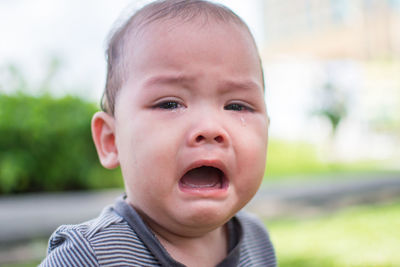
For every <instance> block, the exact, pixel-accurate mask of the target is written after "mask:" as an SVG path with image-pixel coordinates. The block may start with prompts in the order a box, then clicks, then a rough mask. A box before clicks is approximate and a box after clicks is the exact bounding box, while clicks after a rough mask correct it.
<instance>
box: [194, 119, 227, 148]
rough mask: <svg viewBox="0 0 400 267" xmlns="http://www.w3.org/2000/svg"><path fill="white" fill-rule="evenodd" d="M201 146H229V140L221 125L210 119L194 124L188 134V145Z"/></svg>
mask: <svg viewBox="0 0 400 267" xmlns="http://www.w3.org/2000/svg"><path fill="white" fill-rule="evenodd" d="M203 144H213V145H219V146H227V145H228V144H229V138H228V133H227V132H226V130H225V129H224V127H223V125H221V124H220V123H219V122H218V121H215V120H213V119H212V118H209V119H206V118H205V119H203V120H201V121H197V122H195V123H194V127H193V128H192V131H191V133H190V134H189V145H190V146H199V145H203Z"/></svg>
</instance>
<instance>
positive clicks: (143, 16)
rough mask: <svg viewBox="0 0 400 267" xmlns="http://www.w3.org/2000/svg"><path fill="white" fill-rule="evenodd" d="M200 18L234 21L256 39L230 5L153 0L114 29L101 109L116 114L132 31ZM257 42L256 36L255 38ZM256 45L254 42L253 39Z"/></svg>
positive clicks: (196, 0) (107, 54) (108, 49)
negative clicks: (162, 23) (127, 45)
mask: <svg viewBox="0 0 400 267" xmlns="http://www.w3.org/2000/svg"><path fill="white" fill-rule="evenodd" d="M197 17H204V18H205V19H206V20H209V19H213V20H214V21H219V22H226V23H232V22H233V23H235V24H238V25H240V26H242V27H244V28H245V29H246V30H247V31H248V32H249V34H250V36H251V38H253V36H252V34H251V33H250V30H249V28H248V27H247V25H246V23H245V22H244V21H243V20H242V19H241V18H240V17H239V16H238V15H236V14H235V13H234V12H233V11H232V10H230V9H229V8H227V7H225V6H223V5H220V4H216V3H212V2H209V1H206V0H159V1H155V2H152V3H150V4H148V5H146V6H144V7H142V8H141V9H139V10H137V11H136V12H135V13H133V14H132V15H131V16H130V17H129V18H128V19H127V20H126V21H125V22H124V23H123V24H122V25H121V26H119V27H117V28H115V29H114V30H113V31H112V32H111V35H110V38H109V40H108V48H107V50H106V58H107V79H106V85H105V89H104V93H103V96H102V98H101V103H100V106H101V109H102V110H103V111H105V112H107V113H109V114H111V115H114V108H115V98H116V96H117V93H118V90H119V89H120V88H121V86H122V85H123V83H124V81H125V74H124V72H123V69H124V68H123V66H124V58H126V57H124V53H125V49H126V47H125V45H126V40H127V39H128V38H129V36H130V34H131V33H134V32H137V31H138V30H140V29H142V28H143V27H144V26H146V25H149V24H150V23H153V22H155V21H160V20H163V19H165V20H167V19H174V18H180V19H181V20H183V21H184V22H186V21H191V20H192V19H194V18H197ZM253 42H254V39H253ZM254 45H255V42H254Z"/></svg>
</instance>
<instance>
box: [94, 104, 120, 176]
mask: <svg viewBox="0 0 400 267" xmlns="http://www.w3.org/2000/svg"><path fill="white" fill-rule="evenodd" d="M92 137H93V141H94V144H95V146H96V149H97V154H98V156H99V159H100V163H101V165H103V166H104V167H105V168H107V169H113V168H116V167H118V165H119V160H118V149H117V146H116V143H115V120H114V117H112V116H111V115H109V114H107V113H105V112H103V111H99V112H96V113H95V114H94V115H93V118H92Z"/></svg>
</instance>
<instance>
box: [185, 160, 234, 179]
mask: <svg viewBox="0 0 400 267" xmlns="http://www.w3.org/2000/svg"><path fill="white" fill-rule="evenodd" d="M200 167H213V168H217V169H219V170H220V171H222V172H223V174H224V176H225V177H226V178H228V175H227V168H226V165H225V164H224V163H223V162H222V161H221V160H219V159H201V160H196V161H194V162H192V163H191V164H189V166H188V167H187V168H185V169H184V171H183V174H182V175H181V177H183V175H185V174H186V173H187V172H189V171H191V170H193V169H196V168H200Z"/></svg>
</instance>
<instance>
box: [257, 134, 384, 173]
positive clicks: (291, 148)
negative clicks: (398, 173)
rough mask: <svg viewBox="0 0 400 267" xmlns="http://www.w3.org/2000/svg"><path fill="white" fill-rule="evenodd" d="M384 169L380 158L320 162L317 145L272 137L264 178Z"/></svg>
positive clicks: (378, 170)
mask: <svg viewBox="0 0 400 267" xmlns="http://www.w3.org/2000/svg"><path fill="white" fill-rule="evenodd" d="M375 171H377V172H382V171H386V170H385V169H384V168H383V167H382V163H381V162H379V161H355V162H339V161H332V162H328V161H323V160H322V159H320V158H319V157H318V151H317V146H316V145H313V144H310V143H307V142H300V141H292V142H290V141H286V140H285V141H283V140H278V139H271V140H270V141H269V144H268V157H267V167H266V172H265V177H266V179H268V180H270V179H285V177H290V178H315V177H319V176H318V175H320V174H332V173H336V174H339V173H349V172H352V173H353V172H355V173H363V172H375Z"/></svg>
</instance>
